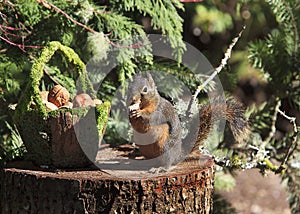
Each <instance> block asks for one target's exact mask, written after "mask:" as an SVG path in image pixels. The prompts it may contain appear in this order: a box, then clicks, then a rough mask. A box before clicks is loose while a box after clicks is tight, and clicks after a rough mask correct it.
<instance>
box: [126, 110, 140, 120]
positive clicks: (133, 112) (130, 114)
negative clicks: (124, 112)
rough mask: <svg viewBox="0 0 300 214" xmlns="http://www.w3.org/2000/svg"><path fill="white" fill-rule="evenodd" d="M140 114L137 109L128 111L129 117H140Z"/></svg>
mask: <svg viewBox="0 0 300 214" xmlns="http://www.w3.org/2000/svg"><path fill="white" fill-rule="evenodd" d="M140 116H141V112H140V110H139V109H137V110H132V111H130V112H129V117H130V118H137V117H140Z"/></svg>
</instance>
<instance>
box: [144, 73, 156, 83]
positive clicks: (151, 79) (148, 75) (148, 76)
mask: <svg viewBox="0 0 300 214" xmlns="http://www.w3.org/2000/svg"><path fill="white" fill-rule="evenodd" d="M146 74H147V80H148V82H149V83H150V85H151V86H155V83H154V80H153V78H152V76H151V74H150V72H148V71H147V73H146Z"/></svg>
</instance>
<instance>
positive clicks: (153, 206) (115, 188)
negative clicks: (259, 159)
mask: <svg viewBox="0 0 300 214" xmlns="http://www.w3.org/2000/svg"><path fill="white" fill-rule="evenodd" d="M191 165H192V163H189V162H188V161H186V162H184V163H182V164H180V165H179V166H178V167H177V168H175V169H173V170H172V171H171V172H167V173H163V174H152V176H134V174H139V175H143V173H142V172H140V171H136V172H131V173H128V172H126V173H124V174H125V175H126V176H125V177H124V176H117V175H118V174H119V173H122V170H121V169H118V170H116V173H115V174H114V175H113V174H112V173H110V174H108V173H107V172H109V171H110V172H112V171H113V170H105V171H106V172H105V171H102V170H99V169H98V168H97V169H96V168H94V169H91V168H90V169H80V170H74V169H73V170H55V171H45V170H41V169H24V167H22V168H23V169H20V168H21V167H20V166H16V165H15V166H14V167H8V168H5V169H4V170H3V171H2V172H1V177H0V178H1V183H0V184H1V204H0V205H1V207H0V208H1V211H2V212H1V213H212V196H213V175H214V172H213V165H214V162H213V159H212V158H211V157H209V156H204V155H201V157H200V159H199V160H198V167H197V168H193V167H189V166H191ZM119 175H121V174H119ZM144 175H146V174H144Z"/></svg>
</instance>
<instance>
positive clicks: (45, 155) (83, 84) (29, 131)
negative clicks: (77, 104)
mask: <svg viewBox="0 0 300 214" xmlns="http://www.w3.org/2000/svg"><path fill="white" fill-rule="evenodd" d="M56 51H59V52H60V53H62V54H63V56H64V57H65V58H66V59H67V61H68V62H69V63H70V64H71V65H73V66H76V68H77V71H78V74H79V84H80V85H79V87H80V88H81V90H82V91H83V92H85V93H88V94H90V95H91V96H92V97H93V98H95V95H96V93H95V91H94V89H93V85H92V83H91V82H90V81H89V79H88V74H87V72H86V68H85V65H84V63H83V62H82V61H81V59H80V58H79V56H78V55H77V54H76V53H75V52H74V51H73V50H72V49H71V48H69V47H66V46H63V45H62V44H60V43H59V42H55V41H54V42H50V43H49V44H48V45H47V46H46V47H45V48H44V49H43V51H42V53H41V55H40V57H39V58H38V59H37V60H36V61H35V62H34V64H33V65H32V68H31V73H30V77H29V81H28V84H27V87H26V89H25V91H24V92H23V94H22V96H21V98H20V100H19V103H18V106H17V109H16V112H15V114H14V121H15V123H16V125H17V127H18V130H19V132H20V134H21V137H22V139H23V141H24V144H25V146H26V148H27V150H28V152H29V156H30V157H31V158H32V159H33V160H34V161H35V162H36V163H37V164H49V165H50V164H51V163H52V152H53V151H52V142H51V139H52V136H51V127H50V119H51V118H53V117H54V118H55V117H57V116H58V114H61V113H64V112H70V113H71V114H72V115H73V116H75V115H76V116H77V117H78V118H79V119H80V118H84V117H85V116H87V114H88V112H89V110H90V109H91V108H92V107H84V108H73V109H58V110H56V111H47V110H46V108H45V106H44V104H43V103H42V98H41V96H40V90H39V85H40V80H41V78H42V77H43V74H44V72H43V68H44V66H45V65H46V64H47V63H48V62H49V61H50V59H51V57H52V56H53V55H54V53H55V52H56ZM33 102H34V103H35V105H36V109H32V108H31V105H32V103H33ZM109 111H110V103H108V102H104V103H103V104H102V105H98V106H97V107H96V108H95V116H96V122H97V128H96V127H95V128H96V129H97V130H98V135H99V137H100V139H102V137H103V132H104V130H105V126H106V121H107V117H108V115H109Z"/></svg>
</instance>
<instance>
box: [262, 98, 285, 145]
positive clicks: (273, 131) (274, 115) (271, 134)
mask: <svg viewBox="0 0 300 214" xmlns="http://www.w3.org/2000/svg"><path fill="white" fill-rule="evenodd" d="M280 106H281V100H278V101H277V103H276V106H275V109H274V114H273V117H272V125H271V131H270V133H269V135H268V137H267V138H266V139H265V140H264V141H263V142H262V144H261V146H260V148H261V149H265V147H266V145H267V144H268V143H269V142H270V141H271V139H272V138H273V137H274V135H275V133H276V127H275V125H276V121H277V115H278V112H279V111H280V109H279V108H280Z"/></svg>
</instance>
